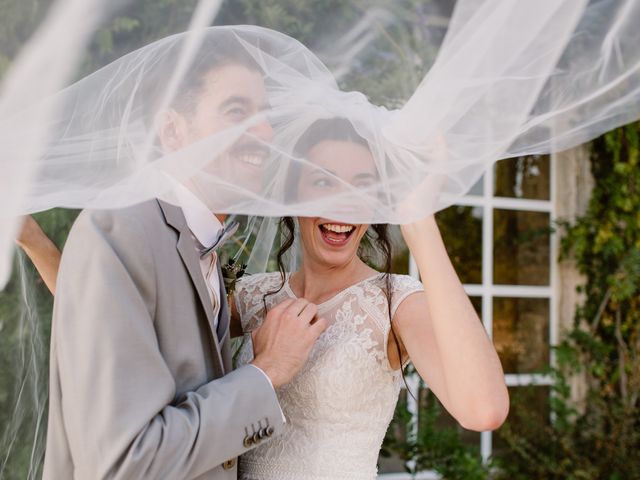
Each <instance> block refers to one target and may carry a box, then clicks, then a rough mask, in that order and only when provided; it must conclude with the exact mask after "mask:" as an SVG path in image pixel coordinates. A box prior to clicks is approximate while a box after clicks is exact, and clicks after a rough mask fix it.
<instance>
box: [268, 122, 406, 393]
mask: <svg viewBox="0 0 640 480" xmlns="http://www.w3.org/2000/svg"><path fill="white" fill-rule="evenodd" d="M326 140H337V141H343V142H350V143H355V144H358V145H362V146H364V147H366V148H367V149H368V148H369V144H368V143H367V141H366V140H365V139H364V138H363V137H362V136H360V135H359V134H358V132H357V131H356V129H355V128H354V127H353V125H352V124H351V122H350V121H348V120H347V119H344V118H331V119H322V120H317V121H316V122H314V123H313V124H312V125H311V126H310V127H309V128H308V129H307V130H306V132H305V133H304V134H303V135H302V136H301V137H300V139H299V140H298V142H297V143H296V146H295V149H294V153H295V155H296V156H297V157H304V156H306V155H307V153H308V152H309V150H311V148H313V147H314V146H315V145H317V144H319V143H320V142H323V141H326ZM299 179H300V166H299V163H296V164H294V165H292V166H290V169H289V176H288V178H287V182H289V183H290V184H291V185H295V184H297V183H298V181H299ZM296 190H297V189H295V188H288V189H287V191H288V192H294V191H296ZM278 227H279V233H280V238H281V243H280V247H279V248H278V251H277V252H276V261H277V264H278V271H279V272H280V285H279V286H278V287H277V288H276V289H274V290H271V291H269V292H267V293H266V294H265V295H264V296H263V299H262V300H263V304H264V308H265V312H266V311H267V302H266V299H267V297H269V296H271V295H275V294H276V293H278V292H279V291H281V290H282V289H283V288H284V285H285V283H286V275H287V272H286V269H285V265H284V258H285V255H286V253H287V252H288V251H289V249H290V248H291V247H292V246H293V243H294V240H295V231H296V224H295V220H294V219H293V217H282V218H281V219H280V222H279V224H278ZM371 250H373V252H372V251H371ZM371 253H373V254H374V255H375V253H378V254H379V255H378V256H379V257H381V258H382V262H379V261H378V262H374V261H372V259H371V258H369V256H368V255H369V254H371ZM358 256H359V257H360V258H361V259H362V260H363V261H365V262H367V263H374V264H375V266H376V269H377V270H382V272H383V273H384V285H383V287H382V290H383V292H384V294H385V296H386V297H387V310H388V314H389V323H390V326H391V334H392V335H393V338H394V340H395V344H396V348H397V353H398V360H399V361H400V363H401V366H400V370H401V372H402V378H403V380H404V382H405V386H407V390H408V391H409V388H408V385H407V381H406V378H405V377H404V372H403V368H402V349H401V348H400V339H399V337H398V335H397V334H396V332H395V329H394V327H393V322H392V320H393V319H392V315H391V305H392V295H393V293H392V288H391V267H392V260H393V245H392V242H391V239H390V237H389V226H388V225H387V224H383V223H380V224H372V225H370V226H369V228H368V229H367V232H366V233H365V236H364V237H363V239H362V241H361V243H360V246H359V247H358Z"/></svg>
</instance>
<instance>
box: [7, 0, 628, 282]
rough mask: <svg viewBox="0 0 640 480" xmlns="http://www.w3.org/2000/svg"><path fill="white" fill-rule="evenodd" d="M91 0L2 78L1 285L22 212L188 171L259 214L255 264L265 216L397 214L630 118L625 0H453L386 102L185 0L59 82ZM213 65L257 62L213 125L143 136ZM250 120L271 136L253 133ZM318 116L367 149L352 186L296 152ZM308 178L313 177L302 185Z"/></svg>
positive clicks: (268, 230)
mask: <svg viewBox="0 0 640 480" xmlns="http://www.w3.org/2000/svg"><path fill="white" fill-rule="evenodd" d="M108 3H109V2H107V1H106V0H83V1H82V2H78V1H77V0H61V1H60V3H59V4H58V8H56V9H52V11H51V12H50V14H49V18H48V19H47V23H46V24H44V25H43V26H42V28H41V30H40V31H39V32H38V33H37V34H36V35H35V36H34V37H33V39H32V40H31V41H30V42H29V44H28V45H27V46H26V47H25V50H24V52H23V54H22V56H21V57H20V58H21V60H19V61H16V63H15V65H14V66H13V69H12V70H11V71H10V72H9V74H8V75H7V76H6V77H5V78H6V79H5V83H4V84H3V89H2V91H1V93H0V95H1V97H0V126H1V128H0V148H1V149H2V152H3V163H2V165H3V167H4V169H3V175H2V176H1V179H0V182H1V183H2V189H1V190H0V222H1V224H2V230H1V233H0V276H1V277H2V278H1V279H0V282H2V283H4V281H6V278H7V275H8V273H9V268H10V267H9V265H10V257H11V250H12V238H13V236H14V235H15V231H16V225H17V222H18V218H19V215H21V214H25V213H29V212H36V211H40V210H45V209H49V208H52V207H57V206H64V207H77V208H118V207H123V206H127V205H131V204H134V203H137V202H141V201H144V200H147V199H150V198H154V197H161V198H163V199H165V200H168V201H172V198H173V197H172V194H171V192H172V190H173V188H174V186H175V184H176V182H179V183H185V182H187V183H190V184H191V185H195V186H196V189H197V191H198V192H200V193H201V194H202V197H203V200H204V201H205V202H206V203H207V204H208V206H209V207H210V208H211V210H212V211H214V212H216V213H234V214H244V215H251V216H259V217H271V219H270V220H269V219H268V220H266V221H264V222H262V224H260V225H258V224H256V223H255V222H252V223H250V225H251V228H252V230H253V232H254V233H255V232H257V233H258V239H259V240H258V241H256V243H255V248H254V249H253V250H254V251H253V254H252V258H251V266H250V268H251V269H252V270H253V271H263V270H264V269H265V268H266V265H267V259H268V256H269V252H270V251H271V249H272V245H273V240H274V238H275V236H276V231H277V228H276V226H275V222H274V220H273V218H275V217H279V216H283V215H293V216H300V215H304V216H322V217H326V218H330V219H334V220H337V221H343V222H348V223H383V222H384V223H396V224H397V223H405V222H409V221H412V220H415V219H417V218H420V217H422V216H425V215H427V214H429V213H433V212H435V211H438V210H440V209H443V208H445V207H447V206H449V205H451V204H453V203H455V201H456V200H457V199H458V198H460V196H462V195H464V194H465V193H467V192H468V191H469V189H470V188H471V187H472V186H473V184H474V183H475V182H476V181H477V180H478V179H479V178H480V176H481V175H482V173H483V172H484V171H485V170H486V169H487V168H488V167H489V166H491V165H492V164H493V163H494V162H496V161H497V160H499V159H503V158H508V157H513V156H518V155H525V154H542V153H549V152H551V151H557V150H563V149H566V148H570V147H572V146H575V145H578V144H580V143H583V142H586V141H588V140H590V139H592V138H594V137H595V136H597V135H600V134H602V133H603V132H605V131H607V130H610V129H612V128H615V127H617V126H619V125H622V124H625V123H628V122H630V121H633V120H635V119H637V118H638V117H640V48H638V47H639V46H640V29H638V28H637V25H639V24H640V2H639V1H637V0H592V1H587V0H564V1H557V0H524V1H519V2H504V1H495V0H459V1H458V2H456V5H455V8H454V11H453V14H452V16H451V18H450V20H449V24H448V28H447V32H446V36H445V38H444V41H443V42H442V44H441V45H434V48H439V50H438V53H437V57H436V59H435V62H434V63H433V65H432V67H431V68H430V70H429V71H428V72H427V73H426V75H425V76H424V78H423V79H422V81H421V82H420V84H419V86H418V87H417V89H416V90H415V92H414V93H413V95H412V96H411V97H410V99H409V100H408V101H407V102H406V103H405V104H404V105H403V106H401V107H400V108H397V109H388V108H385V107H383V106H378V105H374V104H372V103H370V102H369V100H368V99H367V97H366V96H365V95H364V94H362V93H359V92H353V91H351V92H346V91H342V90H341V89H340V88H339V87H338V83H337V82H336V79H335V78H334V75H333V74H332V72H331V71H330V70H329V69H328V68H327V67H326V66H325V65H324V64H323V62H322V61H320V60H319V58H318V57H317V56H316V55H315V54H314V53H313V52H312V51H310V50H309V49H308V48H306V47H305V46H304V45H302V44H301V43H299V42H298V41H296V40H294V39H293V38H291V37H289V36H287V35H284V34H282V33H278V32H276V31H273V30H269V29H266V28H261V27H259V26H223V27H205V25H208V24H210V20H211V18H210V17H211V15H214V14H215V10H216V8H217V6H219V5H216V4H219V2H202V4H201V10H202V12H201V15H200V17H197V18H199V20H198V21H196V20H194V22H193V24H192V27H193V28H191V29H190V30H189V31H187V32H185V33H182V34H178V35H174V36H170V37H167V38H164V39H162V40H159V41H157V42H154V43H152V44H150V45H147V46H145V47H143V48H141V49H139V50H136V51H133V52H131V53H129V54H127V55H125V56H123V57H121V58H120V59H118V60H116V61H115V62H113V63H111V64H109V65H108V66H106V67H104V68H102V69H100V70H98V71H96V72H95V73H93V74H91V75H89V76H87V77H86V78H83V79H81V80H80V81H78V82H76V83H74V84H72V85H70V86H68V87H66V88H63V89H61V90H60V88H61V87H62V86H63V85H64V84H65V83H66V82H67V81H68V80H69V78H71V77H72V75H73V72H74V68H75V67H76V65H77V63H78V58H79V57H80V56H81V55H82V52H83V49H84V48H85V46H86V42H87V38H88V35H89V34H90V33H91V31H92V30H95V29H96V28H98V26H99V24H100V21H101V18H102V17H103V16H104V14H101V13H100V12H102V11H106V10H107V8H106V6H107V5H108ZM89 8H91V12H97V13H92V15H91V16H90V18H89V21H87V22H84V23H83V25H85V28H84V29H83V30H82V31H74V29H73V28H65V26H66V27H68V26H69V25H74V23H73V22H74V19H77V16H78V15H87V13H86V12H87V11H88V9H89ZM109 8H112V7H109ZM390 10H391V11H390V12H388V13H389V14H390V15H391V17H393V11H392V8H391V7H390ZM390 21H392V20H390ZM47 25H50V26H54V27H55V29H54V32H53V33H52V32H50V31H47V29H46V27H47ZM365 27H366V25H365ZM52 28H53V27H52ZM354 28H358V29H361V30H362V29H363V26H362V25H356V27H354ZM365 30H366V28H365ZM56 35H57V36H58V37H60V38H62V39H63V40H64V42H65V45H66V48H65V52H66V53H65V55H63V56H60V57H59V58H58V59H57V60H58V61H57V62H56V64H55V65H53V66H50V69H51V70H52V71H53V73H54V74H55V75H53V74H52V75H51V77H50V81H49V82H47V85H42V84H41V77H42V71H41V68H40V69H38V68H28V66H25V65H27V64H30V65H36V66H37V65H43V64H41V63H39V62H44V59H46V58H47V55H51V50H50V48H51V39H52V38H54V36H56ZM58 37H55V38H58ZM58 48H59V47H58ZM345 58H348V60H345V59H344V58H342V64H341V67H340V68H339V69H338V70H340V69H344V68H345V65H344V64H345V61H347V62H351V64H353V65H357V62H358V52H357V51H356V52H352V53H351V54H350V55H349V56H347V57H345ZM221 65H222V66H224V65H226V66H228V65H236V66H239V67H241V68H243V69H245V70H249V71H251V72H253V73H256V74H258V75H259V77H260V78H261V82H263V84H264V89H265V102H264V105H261V107H260V109H258V111H255V112H248V111H246V110H245V111H242V109H236V110H237V111H234V112H230V111H217V112H211V114H212V115H217V117H216V118H217V120H219V122H218V125H219V128H217V129H216V130H215V131H213V132H210V133H209V134H207V135H204V136H203V135H201V136H198V137H197V138H195V139H194V141H193V142H190V143H189V144H188V145H186V146H182V147H181V148H178V149H171V148H167V146H166V144H164V143H163V142H162V141H161V139H160V138H159V128H161V127H160V126H161V125H162V122H163V119H164V118H166V116H167V115H173V113H171V112H177V114H179V115H182V116H183V117H184V118H189V115H190V114H192V113H193V112H194V111H196V110H197V109H198V101H199V98H200V97H199V94H200V93H201V92H202V90H203V85H204V84H206V75H207V72H210V71H211V70H212V69H215V68H220V66H221ZM203 75H204V76H203ZM47 77H48V75H47ZM203 79H205V80H203ZM58 90H59V91H58ZM56 91H57V93H56ZM254 93H255V92H254ZM236 100H240V103H242V99H236ZM265 125H268V128H270V129H271V130H272V133H270V134H269V135H264V134H257V133H256V132H264V130H260V129H264V128H265ZM319 125H320V126H322V125H324V128H319ZM327 129H329V130H331V129H333V130H340V131H342V133H343V134H344V132H345V131H349V132H351V133H350V134H349V135H350V137H349V138H350V140H353V139H354V138H355V139H356V140H357V143H359V144H360V145H362V146H364V147H365V148H366V149H367V150H368V152H369V153H370V165H359V166H358V168H363V169H365V170H367V171H368V173H369V179H368V181H367V182H366V183H358V184H354V183H353V182H351V181H349V180H348V179H346V178H345V177H344V176H343V175H341V174H340V172H337V171H335V170H332V169H330V168H327V167H326V166H323V165H319V164H317V163H316V162H314V161H312V160H311V159H310V158H308V156H307V153H308V149H305V148H303V147H304V145H314V144H317V141H318V140H321V139H322V138H324V137H322V135H326V132H327ZM314 135H320V137H319V138H316V139H315V141H314V138H313V136H314ZM354 168H355V166H354ZM316 177H317V178H320V177H322V181H317V182H315V183H313V187H314V188H316V187H317V188H316V189H315V190H314V189H311V190H313V191H311V192H310V189H307V188H301V185H305V183H304V181H305V179H308V178H316ZM318 185H321V187H319V186H318ZM327 185H328V186H327Z"/></svg>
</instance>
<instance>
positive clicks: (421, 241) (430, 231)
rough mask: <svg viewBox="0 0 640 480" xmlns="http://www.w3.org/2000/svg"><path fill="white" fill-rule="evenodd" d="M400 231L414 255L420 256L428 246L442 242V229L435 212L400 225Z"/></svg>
mask: <svg viewBox="0 0 640 480" xmlns="http://www.w3.org/2000/svg"><path fill="white" fill-rule="evenodd" d="M400 231H401V232H402V237H403V238H404V241H405V243H406V244H407V247H409V251H410V252H411V254H412V255H413V256H414V257H417V256H420V255H421V253H423V251H424V250H425V249H427V248H429V247H430V246H431V247H434V246H435V245H436V243H434V242H436V241H438V242H442V237H441V236H440V230H439V229H438V224H437V223H436V218H435V216H434V215H433V214H431V215H428V216H426V217H424V218H421V219H420V220H417V221H415V222H412V223H406V224H403V225H400Z"/></svg>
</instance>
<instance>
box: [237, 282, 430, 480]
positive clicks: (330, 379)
mask: <svg viewBox="0 0 640 480" xmlns="http://www.w3.org/2000/svg"><path fill="white" fill-rule="evenodd" d="M385 282H386V280H385V276H384V275H383V274H380V275H376V276H374V277H371V278H368V279H366V280H363V281H361V282H359V283H357V284H355V285H352V286H350V287H348V288H346V289H345V290H343V291H341V292H340V293H338V294H337V295H336V296H334V297H333V298H331V299H329V300H327V301H326V302H324V303H322V304H320V305H318V311H319V313H318V315H319V316H322V317H325V318H326V319H327V320H328V321H329V328H327V330H326V331H325V332H324V333H323V334H322V336H321V337H320V339H319V340H318V341H317V343H316V345H315V346H314V347H313V350H312V351H311V354H310V357H309V360H308V362H307V363H306V365H305V366H304V367H303V368H302V370H301V371H300V372H299V373H298V374H297V376H296V377H295V378H294V379H293V380H292V381H291V382H290V383H289V384H287V385H285V386H284V387H282V388H279V389H277V395H278V399H279V401H280V405H281V407H282V410H283V411H284V414H285V416H286V418H287V424H286V425H285V429H284V433H283V434H282V435H280V436H278V437H275V438H273V439H271V440H270V441H269V442H267V443H265V444H263V445H261V446H258V447H256V448H254V449H253V450H251V451H249V452H247V453H246V454H244V455H243V456H242V457H241V459H240V479H243V480H258V479H260V480H263V479H273V480H275V479H278V480H315V479H317V480H320V479H322V480H329V479H330V480H342V479H344V480H347V479H348V480H357V479H363V480H364V479H366V480H370V479H374V478H375V477H376V474H377V467H376V464H377V459H378V452H379V450H380V446H381V445H382V441H383V439H384V435H385V432H386V430H387V427H388V426H389V423H390V422H391V419H392V417H393V412H394V409H395V405H396V402H397V400H398V393H399V390H400V387H401V383H402V377H401V374H400V371H399V370H393V369H392V368H391V366H390V365H389V361H388V359H387V341H388V338H389V334H390V322H389V308H388V304H387V297H386V295H385V291H384V288H385ZM279 286H280V275H279V274H278V273H268V274H260V275H252V276H250V277H246V278H243V279H242V281H241V282H239V283H238V286H237V288H236V294H235V299H236V307H237V309H238V312H239V313H240V316H241V319H242V326H243V329H244V331H245V332H250V331H252V330H253V329H255V328H256V327H257V326H258V325H259V324H260V322H261V321H262V319H263V316H264V304H263V296H264V294H265V293H267V292H269V291H272V290H274V289H277V288H278V287H279ZM422 289H423V287H422V284H420V283H419V282H418V281H416V280H415V279H413V278H411V277H408V276H404V275H392V276H391V314H392V315H393V314H394V313H395V311H396V309H397V308H398V305H400V303H401V302H402V301H403V300H404V299H405V298H406V297H407V296H408V295H410V294H412V293H415V292H417V291H421V290H422ZM287 298H295V294H294V293H293V292H292V290H291V288H290V286H289V282H288V278H287V281H286V282H285V285H284V287H283V289H282V290H281V291H280V292H278V293H277V294H275V295H271V296H268V297H267V299H266V302H267V306H268V307H269V308H271V306H273V305H275V304H277V303H280V302H281V301H283V300H285V299H287ZM252 358H253V351H252V347H251V339H250V336H249V335H248V334H245V339H244V343H243V345H242V347H241V350H240V353H239V356H238V362H237V363H238V364H239V365H244V364H246V363H248V362H250V361H251V359H252Z"/></svg>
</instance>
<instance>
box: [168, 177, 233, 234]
mask: <svg viewBox="0 0 640 480" xmlns="http://www.w3.org/2000/svg"><path fill="white" fill-rule="evenodd" d="M175 195H176V197H177V200H178V205H179V206H180V207H181V208H182V212H183V213H184V218H185V220H186V221H187V226H188V227H189V230H191V233H192V234H193V236H194V237H195V238H196V240H198V242H200V244H201V245H203V246H205V247H208V246H210V245H213V242H214V241H215V240H216V238H217V236H218V232H219V231H220V230H221V229H222V228H223V227H222V223H221V222H220V220H218V218H217V217H216V216H215V215H214V214H213V213H212V212H211V210H209V209H208V208H207V206H206V205H205V204H204V203H203V202H202V200H200V199H199V198H198V197H196V196H195V195H194V194H193V193H192V192H191V191H190V190H189V189H188V188H187V187H185V186H184V185H181V184H179V185H176V188H175Z"/></svg>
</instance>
